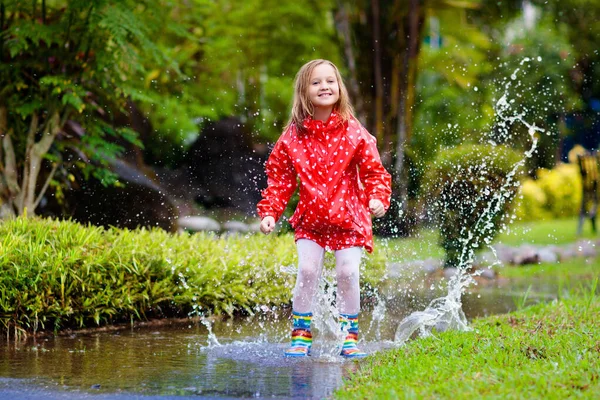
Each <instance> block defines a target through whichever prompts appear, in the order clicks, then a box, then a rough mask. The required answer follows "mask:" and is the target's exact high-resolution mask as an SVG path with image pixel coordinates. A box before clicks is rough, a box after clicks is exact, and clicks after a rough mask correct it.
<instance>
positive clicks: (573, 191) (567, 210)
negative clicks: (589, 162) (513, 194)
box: [515, 164, 582, 221]
mask: <svg viewBox="0 0 600 400" xmlns="http://www.w3.org/2000/svg"><path fill="white" fill-rule="evenodd" d="M581 196H582V182H581V174H580V172H579V167H578V166H577V164H559V165H557V166H556V167H555V168H553V169H551V170H547V169H540V170H538V171H537V179H536V180H533V179H527V180H525V181H524V182H523V184H522V186H521V189H520V191H519V196H518V198H519V201H518V202H516V207H515V215H516V216H517V217H518V218H519V219H520V220H523V221H537V220H543V219H552V218H566V217H572V216H575V215H577V214H578V213H579V208H580V207H581Z"/></svg>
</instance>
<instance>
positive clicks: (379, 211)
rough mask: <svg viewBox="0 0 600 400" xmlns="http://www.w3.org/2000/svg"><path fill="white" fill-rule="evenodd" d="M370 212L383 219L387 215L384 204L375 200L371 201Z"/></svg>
mask: <svg viewBox="0 0 600 400" xmlns="http://www.w3.org/2000/svg"><path fill="white" fill-rule="evenodd" d="M369 210H371V214H373V215H374V216H375V217H377V218H381V217H383V216H384V215H385V207H383V203H382V202H381V201H379V200H375V199H373V200H371V201H369Z"/></svg>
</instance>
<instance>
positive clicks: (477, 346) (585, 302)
mask: <svg viewBox="0 0 600 400" xmlns="http://www.w3.org/2000/svg"><path fill="white" fill-rule="evenodd" d="M596 290H597V278H596V280H595V282H593V283H592V284H589V285H587V286H586V287H580V288H579V290H577V289H574V290H571V291H569V296H567V297H566V298H562V299H561V300H560V301H556V302H553V303H550V304H539V305H536V306H533V307H530V308H526V309H523V310H519V311H517V312H514V313H511V314H506V315H499V316H491V317H486V318H483V319H479V320H476V321H474V323H473V325H472V327H473V328H474V331H473V332H457V331H450V332H444V333H440V334H438V335H437V336H433V337H429V338H425V339H418V340H414V341H412V342H409V343H408V344H407V345H406V346H404V347H401V348H398V349H394V350H391V351H388V352H385V353H378V354H375V355H373V356H370V357H369V358H367V359H366V360H364V361H363V362H361V364H360V368H359V372H358V373H357V374H356V375H354V376H352V377H351V378H350V379H349V380H348V381H346V382H345V384H344V386H343V387H342V388H341V389H339V390H338V391H337V392H336V393H335V397H336V398H338V399H398V398H405V399H444V398H452V399H457V398H460V399H479V398H498V399H500V398H501V399H521V398H543V399H562V398H568V397H569V398H570V397H573V398H589V399H595V398H600V341H599V338H600V324H598V323H597V316H598V315H600V300H599V298H598V296H597V293H596Z"/></svg>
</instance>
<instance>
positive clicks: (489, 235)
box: [424, 144, 523, 267]
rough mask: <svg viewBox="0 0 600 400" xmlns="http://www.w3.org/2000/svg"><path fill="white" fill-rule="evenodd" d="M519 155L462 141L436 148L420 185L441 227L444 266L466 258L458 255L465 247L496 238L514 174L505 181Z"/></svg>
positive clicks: (511, 194)
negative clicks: (422, 185)
mask: <svg viewBox="0 0 600 400" xmlns="http://www.w3.org/2000/svg"><path fill="white" fill-rule="evenodd" d="M522 159H523V156H522V155H521V154H519V153H517V152H516V151H514V150H511V149H510V148H508V147H506V146H491V145H478V144H465V145H462V146H458V147H454V148H448V149H444V150H441V151H440V152H439V153H438V155H437V157H436V158H435V159H434V160H433V161H432V162H431V163H430V164H429V165H428V167H427V172H426V174H425V179H424V189H425V193H427V196H429V199H428V201H429V205H430V207H431V209H432V210H433V211H434V214H435V218H436V220H437V222H438V226H439V228H440V245H441V246H442V248H443V249H444V251H445V253H446V261H445V266H446V267H458V266H460V265H461V263H462V262H463V261H466V260H462V259H461V258H462V257H463V252H464V249H465V248H466V249H467V251H470V250H472V249H473V248H475V247H481V246H483V244H484V243H483V242H484V241H485V242H486V243H489V242H491V240H492V239H494V238H495V237H496V235H497V234H498V231H499V228H500V224H501V221H502V219H503V217H504V215H505V213H506V212H507V211H508V209H509V208H510V203H511V200H512V198H513V197H514V196H515V194H516V188H517V186H518V185H515V184H514V183H513V182H516V183H517V184H518V177H513V178H512V179H513V181H510V182H509V181H508V180H507V177H508V174H509V173H511V171H512V170H513V169H514V168H516V167H517V165H519V162H522ZM521 172H522V169H521V168H519V169H517V171H515V173H521ZM466 246H468V247H466ZM467 258H468V257H467Z"/></svg>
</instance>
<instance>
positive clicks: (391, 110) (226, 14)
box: [0, 0, 600, 236]
mask: <svg viewBox="0 0 600 400" xmlns="http://www.w3.org/2000/svg"><path fill="white" fill-rule="evenodd" d="M598 20H600V3H598V2H597V1H595V0H560V1H559V0H546V1H542V0H540V1H537V0H525V1H524V0H507V1H498V0H493V1H492V0H421V1H418V0H408V1H406V0H402V1H401V0H372V1H363V0H356V1H346V0H323V1H310V0H307V1H296V0H294V1H292V0H277V1H274V0H244V1H241V0H215V1H211V0H160V1H159V0H156V1H150V0H146V1H144V0H142V1H138V0H120V1H111V0H85V1H84V0H71V1H68V0H62V1H61V0H29V1H15V0H0V31H1V33H0V137H1V141H2V146H0V174H1V178H0V216H1V217H2V218H9V217H11V216H14V215H22V214H27V215H34V214H37V215H42V216H53V217H58V218H73V219H75V220H77V221H81V222H91V223H93V224H97V225H104V226H111V225H112V226H118V227H129V228H134V227H137V226H147V227H153V226H158V227H161V228H163V229H165V230H168V231H177V230H179V229H181V228H187V229H191V230H217V231H218V230H224V229H228V230H239V231H248V230H252V229H255V226H256V221H257V217H256V214H255V205H256V203H257V202H258V201H259V199H260V190H261V189H263V188H264V187H265V185H266V178H265V176H264V170H263V166H264V162H265V160H266V158H267V157H268V154H269V151H270V148H271V146H272V144H273V143H274V142H275V141H276V140H277V138H278V136H279V135H280V134H281V131H282V129H283V127H284V126H285V124H286V122H287V120H288V116H289V111H290V106H291V100H292V95H293V79H294V75H295V73H296V72H297V70H298V69H299V68H300V66H301V65H302V64H304V63H305V62H307V61H309V60H311V59H315V58H325V59H329V60H331V61H333V62H334V63H335V64H336V65H338V66H339V67H340V69H341V71H342V74H343V77H344V81H345V83H346V85H347V87H348V89H349V92H350V96H351V100H352V103H353V105H354V107H355V111H356V115H357V117H358V118H359V119H360V120H361V122H362V123H363V124H364V125H365V126H366V127H367V129H368V130H369V131H370V132H371V133H372V134H373V135H374V136H375V137H376V138H377V140H378V146H379V149H380V153H381V156H382V160H383V162H384V164H385V166H386V167H387V169H388V170H389V171H390V172H391V173H392V175H393V177H394V200H395V201H394V202H393V206H392V211H391V212H390V213H388V215H387V217H386V219H385V220H384V221H380V222H378V223H377V226H376V232H377V233H378V234H379V235H386V236H390V235H391V236H407V235H410V234H411V233H412V232H414V231H415V230H416V229H417V228H419V227H420V226H422V225H423V224H427V223H429V222H431V221H430V219H429V218H428V215H427V209H428V204H429V203H428V202H427V200H426V198H427V193H424V192H425V191H426V190H427V185H425V184H424V179H425V177H426V172H427V171H428V170H429V169H431V166H432V163H434V162H435V160H436V157H437V156H438V155H439V153H440V151H442V150H443V149H446V148H450V147H459V146H465V145H469V144H475V143H479V141H480V139H481V137H483V136H484V135H483V133H482V132H485V136H486V137H489V133H490V130H492V131H493V130H498V133H497V135H496V136H495V139H494V140H495V143H497V144H503V141H504V142H506V143H504V144H507V145H508V146H509V147H511V148H512V149H514V150H516V151H518V152H521V153H522V152H524V151H525V150H526V149H528V148H529V146H530V144H529V142H528V139H529V135H528V134H527V130H526V129H525V128H524V127H519V126H517V125H514V126H510V127H508V128H506V129H509V130H511V132H510V135H507V134H506V132H505V129H504V128H502V127H498V125H497V124H495V122H497V116H496V114H495V112H494V108H493V106H494V104H496V103H497V101H498V100H499V99H500V97H501V96H502V95H503V93H504V92H505V91H506V89H507V87H510V93H511V97H510V99H509V100H510V102H511V104H513V105H514V106H515V107H518V109H519V110H520V112H521V113H522V115H523V118H525V119H527V120H528V121H530V122H533V123H535V124H536V125H537V126H539V127H541V128H543V129H544V130H546V131H547V132H548V134H542V135H540V136H539V140H540V142H539V145H538V149H537V151H536V152H535V153H534V154H533V156H532V157H531V158H528V159H527V166H526V167H527V168H526V171H525V174H524V176H523V177H522V180H523V183H522V185H521V188H520V189H519V193H518V196H516V198H517V201H516V202H515V203H514V205H513V207H514V215H515V216H516V218H518V219H520V220H542V219H548V218H556V217H569V216H575V215H576V214H577V213H578V211H579V207H580V203H581V191H582V189H581V185H582V183H581V177H580V173H579V167H578V166H577V159H576V157H575V156H576V155H577V154H583V153H584V152H586V151H588V152H591V151H594V150H595V149H597V147H598V142H599V140H600V124H599V122H600V121H599V112H600V80H599V79H598V77H600V67H599V66H600V64H599V62H598V61H599V59H600V55H599V54H598V46H597V44H598V43H600V40H599V39H600V25H599V24H598V22H597V21H598ZM517 72H518V76H515V74H516V73H517ZM492 134H493V132H492ZM507 138H510V140H508V139H507ZM490 151H494V150H493V148H492V149H491V150H490ZM569 154H570V155H571V158H570V159H569ZM292 203H293V201H292ZM253 226H254V228H253ZM284 229H286V228H285V226H284Z"/></svg>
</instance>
